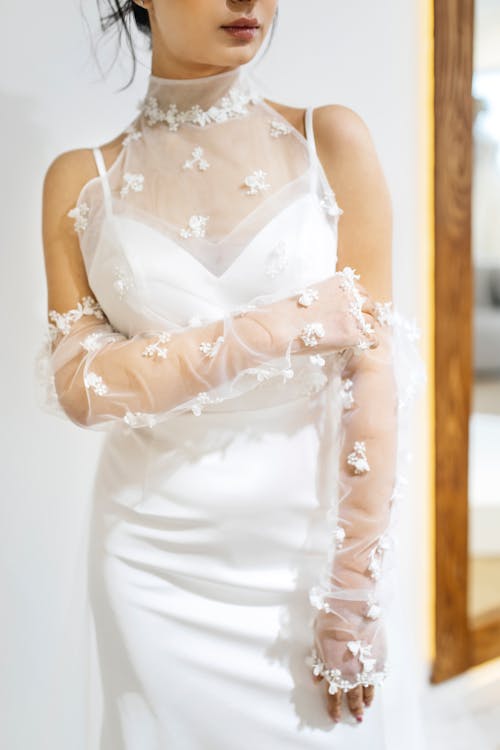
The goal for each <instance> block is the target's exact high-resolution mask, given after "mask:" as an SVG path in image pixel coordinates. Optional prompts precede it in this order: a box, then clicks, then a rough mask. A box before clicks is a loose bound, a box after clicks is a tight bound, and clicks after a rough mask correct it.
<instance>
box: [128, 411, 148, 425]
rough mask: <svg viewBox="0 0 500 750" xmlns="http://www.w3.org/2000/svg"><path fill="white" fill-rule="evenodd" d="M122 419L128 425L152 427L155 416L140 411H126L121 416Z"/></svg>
mask: <svg viewBox="0 0 500 750" xmlns="http://www.w3.org/2000/svg"><path fill="white" fill-rule="evenodd" d="M123 421H124V422H125V424H128V425H129V427H154V426H155V424H156V417H155V415H154V414H147V413H146V412H142V411H128V412H127V413H126V414H125V416H124V417H123Z"/></svg>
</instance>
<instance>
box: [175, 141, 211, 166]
mask: <svg viewBox="0 0 500 750" xmlns="http://www.w3.org/2000/svg"><path fill="white" fill-rule="evenodd" d="M191 157H192V158H191V159H186V161H185V162H184V164H183V165H182V168H183V169H193V167H194V166H195V165H196V166H197V167H198V169H199V171H200V172H205V170H207V169H208V168H209V166H210V164H209V163H208V161H207V160H206V159H205V158H204V156H203V148H202V147H201V146H195V147H194V149H193V150H192V152H191Z"/></svg>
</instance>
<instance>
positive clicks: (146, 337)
mask: <svg viewBox="0 0 500 750" xmlns="http://www.w3.org/2000/svg"><path fill="white" fill-rule="evenodd" d="M89 158H91V155H90V154H89V152H86V151H80V152H69V153H68V154H64V155H62V156H61V157H59V158H58V159H56V161H55V162H54V163H53V164H52V165H51V167H50V168H49V170H48V173H47V175H46V178H45V182H44V194H43V240H44V254H45V267H46V275H47V285H48V303H49V319H50V327H49V332H50V341H48V342H47V348H46V352H45V363H46V370H47V371H48V373H47V376H48V377H49V378H52V382H53V385H54V388H55V393H56V398H57V402H58V404H59V405H60V406H61V407H62V409H63V411H64V414H65V415H67V416H68V417H69V418H70V419H71V420H72V421H74V422H75V423H76V424H79V425H81V426H86V427H90V426H94V425H99V424H102V423H109V422H112V421H114V420H118V419H119V420H124V421H125V422H126V423H127V424H128V425H130V426H131V427H140V426H144V425H149V426H151V425H152V424H154V423H156V422H158V421H161V420H163V419H166V418H167V417H168V416H169V415H170V414H172V413H173V412H175V411H188V410H191V411H192V412H193V413H194V414H196V415H199V414H200V413H201V411H202V410H203V407H204V406H205V405H206V404H209V403H213V402H214V401H218V400H223V399H225V398H230V397H233V396H235V395H239V393H241V392H243V391H245V390H248V389H249V388H251V387H254V386H255V385H256V384H257V383H258V382H259V376H263V375H264V374H265V377H266V379H268V378H269V377H278V376H280V377H283V380H284V382H286V380H287V377H289V376H290V371H291V360H290V355H291V354H295V353H320V352H324V353H328V352H335V351H340V350H343V349H345V348H347V347H351V346H357V345H359V344H360V343H361V344H362V345H370V344H371V343H373V342H374V339H373V336H372V334H371V321H372V320H373V318H372V316H371V314H370V312H371V311H372V305H371V302H370V301H369V300H366V296H367V295H365V294H364V290H363V288H362V287H361V286H356V287H355V288H354V287H353V286H352V285H350V284H346V283H345V281H346V277H345V276H344V275H343V274H344V272H338V273H337V274H335V275H334V276H332V277H330V278H329V279H325V280H323V281H321V282H319V283H317V284H315V285H314V290H315V291H316V293H317V295H316V298H314V296H313V297H312V300H311V301H310V302H309V304H304V301H303V299H302V295H301V293H300V291H301V290H297V293H296V294H293V295H290V296H288V297H286V298H279V299H271V298H270V296H267V297H266V298H265V299H264V298H258V299H256V300H254V302H255V305H254V309H250V310H248V311H247V312H245V313H244V314H241V313H239V314H238V313H237V312H234V313H231V314H228V315H227V316H226V317H225V318H223V319H220V320H216V321H213V322H212V323H210V324H208V325H206V326H186V327H179V326H178V325H175V324H174V323H173V322H172V321H168V320H165V321H164V325H161V326H159V327H158V329H157V330H150V331H142V332H140V333H137V334H135V335H134V336H131V337H127V336H125V335H124V334H122V333H121V332H119V331H116V330H114V329H113V328H112V326H111V325H110V323H109V321H108V320H107V319H106V316H105V315H104V312H103V310H102V309H101V307H100V305H99V304H98V302H97V301H96V300H95V299H94V297H93V292H92V290H91V288H90V286H89V282H88V279H87V274H86V269H85V265H84V262H83V259H82V254H81V250H80V245H79V240H78V236H77V234H76V233H75V231H74V227H73V222H72V221H71V220H70V219H69V218H68V215H67V214H68V210H69V208H70V207H72V206H73V205H74V204H75V202H76V199H77V196H78V194H79V191H80V189H81V185H82V175H83V176H84V178H83V181H86V180H88V179H89V177H91V176H93V174H89V171H90V166H89ZM76 175H79V178H78V179H77V177H76ZM354 289H355V290H356V293H355V291H354ZM363 296H364V298H365V302H364V311H363V309H362V306H363V299H362V297H363ZM353 303H354V304H353ZM250 306H251V307H252V305H250ZM314 334H315V335H314ZM264 370H265V373H264ZM291 374H293V373H291Z"/></svg>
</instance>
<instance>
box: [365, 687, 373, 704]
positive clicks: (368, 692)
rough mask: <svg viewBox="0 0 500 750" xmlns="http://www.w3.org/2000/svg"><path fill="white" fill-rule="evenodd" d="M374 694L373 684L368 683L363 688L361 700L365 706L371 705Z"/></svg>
mask: <svg viewBox="0 0 500 750" xmlns="http://www.w3.org/2000/svg"><path fill="white" fill-rule="evenodd" d="M374 695H375V685H368V686H367V687H364V688H363V701H364V703H365V706H371V704H372V703H373V696H374Z"/></svg>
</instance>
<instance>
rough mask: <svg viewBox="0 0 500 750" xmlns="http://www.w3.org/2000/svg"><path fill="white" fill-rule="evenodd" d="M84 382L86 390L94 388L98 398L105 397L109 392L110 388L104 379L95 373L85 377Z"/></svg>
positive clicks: (89, 373)
mask: <svg viewBox="0 0 500 750" xmlns="http://www.w3.org/2000/svg"><path fill="white" fill-rule="evenodd" d="M83 382H84V383H85V387H86V388H92V390H93V391H94V393H96V394H97V395H98V396H105V395H106V393H107V392H108V386H107V385H106V383H105V382H104V380H103V379H102V377H101V376H100V375H98V374H97V373H95V372H88V373H87V374H86V375H85V377H84V379H83Z"/></svg>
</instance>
